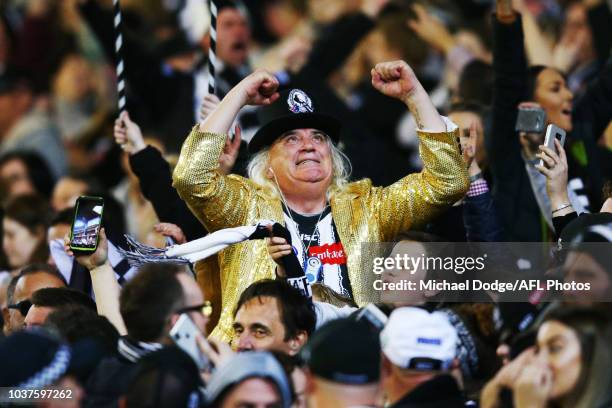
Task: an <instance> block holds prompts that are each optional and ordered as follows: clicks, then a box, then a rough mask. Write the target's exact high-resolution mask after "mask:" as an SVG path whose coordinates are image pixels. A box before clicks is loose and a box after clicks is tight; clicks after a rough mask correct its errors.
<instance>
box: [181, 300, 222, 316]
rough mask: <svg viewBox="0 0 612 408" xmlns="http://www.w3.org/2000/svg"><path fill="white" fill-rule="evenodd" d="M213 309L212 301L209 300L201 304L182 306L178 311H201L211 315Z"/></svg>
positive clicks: (205, 314)
mask: <svg viewBox="0 0 612 408" xmlns="http://www.w3.org/2000/svg"><path fill="white" fill-rule="evenodd" d="M212 311H213V308H212V303H210V301H208V300H207V301H206V302H204V303H202V304H199V305H195V306H186V307H183V308H180V309H179V310H177V311H176V313H189V312H200V313H202V314H203V315H204V316H206V317H209V316H210V315H211V314H212Z"/></svg>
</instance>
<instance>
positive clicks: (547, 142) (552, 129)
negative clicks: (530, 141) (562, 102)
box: [540, 124, 566, 167]
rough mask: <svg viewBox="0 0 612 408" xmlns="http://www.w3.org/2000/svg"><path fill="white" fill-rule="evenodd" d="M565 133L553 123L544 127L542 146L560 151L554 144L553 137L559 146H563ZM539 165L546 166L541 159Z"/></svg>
mask: <svg viewBox="0 0 612 408" xmlns="http://www.w3.org/2000/svg"><path fill="white" fill-rule="evenodd" d="M565 135H566V134H565V130H563V129H561V128H560V127H558V126H555V125H553V124H550V125H548V126H547V127H546V136H545V137H544V146H546V147H548V148H549V149H551V150H552V151H554V152H556V153H557V154H559V153H560V152H559V151H558V150H557V147H556V146H555V139H556V140H557V141H558V142H559V144H560V145H561V147H563V146H564V145H565ZM540 166H543V167H546V163H545V162H544V160H543V159H540Z"/></svg>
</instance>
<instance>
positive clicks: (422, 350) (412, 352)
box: [380, 307, 458, 371]
mask: <svg viewBox="0 0 612 408" xmlns="http://www.w3.org/2000/svg"><path fill="white" fill-rule="evenodd" d="M457 342H458V337H457V331H456V330H455V328H454V327H453V325H452V324H451V323H450V322H449V320H448V317H447V316H446V314H444V313H442V312H433V313H430V312H428V311H427V310H424V309H421V308H417V307H402V308H399V309H395V310H394V311H393V313H391V316H389V321H388V322H387V324H386V326H385V328H384V329H383V331H382V332H381V333H380V345H381V348H382V351H383V353H384V354H385V356H386V357H387V358H388V359H389V360H390V361H391V362H392V363H393V364H394V365H396V366H398V367H401V368H406V369H413V370H422V371H444V370H448V369H450V368H451V366H452V364H453V359H454V358H455V356H456V350H457Z"/></svg>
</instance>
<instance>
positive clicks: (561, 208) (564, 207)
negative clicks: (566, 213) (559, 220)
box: [552, 204, 572, 214]
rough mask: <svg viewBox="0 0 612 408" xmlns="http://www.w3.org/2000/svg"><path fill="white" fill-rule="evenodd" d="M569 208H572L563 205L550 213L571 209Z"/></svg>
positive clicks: (568, 205) (569, 205)
mask: <svg viewBox="0 0 612 408" xmlns="http://www.w3.org/2000/svg"><path fill="white" fill-rule="evenodd" d="M571 206H572V205H571V204H564V205H562V206H561V207H559V208H557V209H556V210H553V212H552V213H553V214H554V213H556V212H557V211H561V210H565V209H566V208H568V207H571Z"/></svg>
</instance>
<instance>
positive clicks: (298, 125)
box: [249, 88, 341, 153]
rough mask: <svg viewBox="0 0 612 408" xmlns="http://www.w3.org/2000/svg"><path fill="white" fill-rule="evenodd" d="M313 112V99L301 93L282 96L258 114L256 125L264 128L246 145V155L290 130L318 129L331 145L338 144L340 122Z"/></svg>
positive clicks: (289, 91) (287, 92)
mask: <svg viewBox="0 0 612 408" xmlns="http://www.w3.org/2000/svg"><path fill="white" fill-rule="evenodd" d="M316 109H317V106H316V104H315V103H314V101H313V100H312V98H311V97H310V96H309V95H308V94H307V93H306V92H304V91H302V90H301V89H297V88H296V89H290V90H286V91H283V92H281V93H280V98H278V100H277V101H276V102H274V103H273V104H271V105H268V106H265V107H263V108H261V109H260V110H259V112H258V117H259V123H264V125H263V126H262V127H261V128H259V130H258V131H257V133H255V135H254V136H253V138H252V139H251V141H250V142H249V152H250V153H257V152H258V151H260V150H261V149H262V148H264V147H267V146H270V145H271V144H272V143H274V141H275V140H276V139H278V138H279V137H280V136H281V135H282V134H283V133H285V132H287V131H289V130H293V129H318V130H321V131H323V132H325V133H326V134H327V135H328V136H329V137H330V138H331V140H332V141H333V142H334V143H338V140H339V139H340V128H341V125H340V121H339V120H338V119H336V118H334V117H333V116H330V115H327V114H325V113H321V112H317V111H316Z"/></svg>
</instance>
